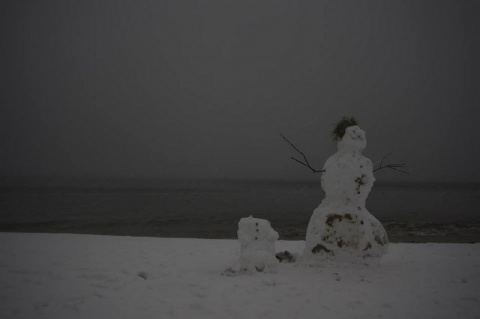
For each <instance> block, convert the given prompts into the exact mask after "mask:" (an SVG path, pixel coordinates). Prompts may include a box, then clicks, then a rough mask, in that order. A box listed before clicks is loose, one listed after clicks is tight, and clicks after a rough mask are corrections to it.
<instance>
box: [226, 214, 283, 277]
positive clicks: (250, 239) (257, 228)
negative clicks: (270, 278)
mask: <svg viewBox="0 0 480 319" xmlns="http://www.w3.org/2000/svg"><path fill="white" fill-rule="evenodd" d="M237 234H238V240H239V241H240V258H239V259H238V260H237V262H236V263H235V264H234V265H233V266H232V267H230V268H228V269H226V270H225V272H224V274H226V275H229V276H232V275H237V274H241V273H254V272H275V271H276V268H277V265H278V260H277V258H276V257H275V241H276V240H277V239H278V233H277V232H276V231H275V230H274V229H273V228H272V226H271V225H270V222H269V221H268V220H265V219H260V218H254V217H252V216H250V217H246V218H242V219H241V220H240V221H239V223H238V232H237Z"/></svg>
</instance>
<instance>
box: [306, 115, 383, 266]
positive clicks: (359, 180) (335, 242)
mask: <svg viewBox="0 0 480 319" xmlns="http://www.w3.org/2000/svg"><path fill="white" fill-rule="evenodd" d="M349 125H350V126H349ZM334 134H336V140H337V148H338V151H337V153H335V154H334V155H332V156H331V157H330V158H329V159H328V160H327V161H326V162H325V165H324V167H323V169H324V172H323V175H322V184H321V185H322V189H323V190H324V191H325V198H324V199H323V201H322V202H321V203H320V206H318V207H317V208H316V209H315V210H314V212H313V215H312V217H311V219H310V223H309V224H308V228H307V236H306V249H305V252H304V258H305V260H307V261H308V260H310V261H316V260H325V259H336V260H338V259H348V260H352V261H358V260H361V261H364V260H378V259H379V258H380V257H382V256H383V255H384V254H385V253H386V251H387V248H388V238H387V233H386V232H385V229H384V228H383V226H382V224H381V223H380V222H379V221H378V220H377V219H376V218H375V217H374V216H373V215H372V214H370V213H369V212H368V211H367V209H366V208H365V201H366V199H367V196H368V194H369V193H370V190H371V188H372V186H373V182H374V181H375V177H374V176H373V167H372V162H371V161H370V160H369V159H368V158H366V157H364V156H363V155H362V150H363V149H364V148H365V147H366V145H367V140H366V138H365V132H364V131H363V130H361V129H360V127H358V126H357V125H356V122H355V121H354V120H353V119H345V118H344V119H343V120H342V121H341V122H340V123H339V124H338V125H337V129H336V131H335V132H334Z"/></svg>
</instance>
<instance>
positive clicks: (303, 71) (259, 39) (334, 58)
mask: <svg viewBox="0 0 480 319" xmlns="http://www.w3.org/2000/svg"><path fill="white" fill-rule="evenodd" d="M0 6H1V8H0V9H1V10H0V25H1V27H0V35H1V39H0V40H1V46H0V105H1V113H0V134H1V135H0V147H1V154H2V156H1V162H0V175H65V176H71V175H74V176H75V175H76V176H123V177H207V178H226V177H227V178H235V177H247V178H254V177H261V178H282V179H290V178H295V179H302V178H318V177H319V176H313V175H312V174H311V173H309V172H308V170H306V169H304V168H302V167H301V166H299V165H297V164H295V163H294V162H293V161H291V160H290V159H289V157H290V156H291V155H294V152H293V150H292V149H291V148H290V147H289V146H288V145H287V144H286V143H285V142H284V141H283V140H282V139H281V138H280V135H279V134H280V133H283V134H285V135H286V136H287V137H289V138H290V139H291V140H292V141H293V142H294V143H295V144H296V145H297V146H298V147H299V148H301V149H302V150H304V151H305V152H306V153H307V155H309V159H310V161H311V162H312V163H314V164H315V166H317V167H318V168H321V166H322V165H323V162H324V161H325V160H326V158H327V157H328V156H330V155H331V153H332V152H333V151H334V145H333V143H332V142H331V139H330V131H331V130H332V128H333V126H332V125H333V124H334V123H335V122H336V121H338V120H339V119H340V118H341V117H342V116H343V115H353V116H355V117H356V118H357V119H358V121H359V123H360V126H361V127H362V128H363V129H364V130H365V131H366V133H367V138H368V145H367V149H366V150H365V155H366V156H367V157H369V158H371V159H372V160H373V161H374V162H376V161H379V160H380V159H381V158H382V156H383V155H384V154H386V153H389V152H392V153H393V156H392V161H397V162H406V163H407V164H408V166H409V168H410V171H411V172H412V174H411V175H409V176H402V175H399V174H395V173H390V172H382V173H379V174H377V180H401V181H475V182H478V181H480V150H479V145H480V143H479V142H478V141H477V140H478V138H479V137H480V133H479V132H478V128H477V126H478V123H479V121H480V110H479V106H480V105H479V101H480V93H479V92H480V90H479V89H480V88H479V83H480V76H479V74H480V73H479V72H480V63H479V61H480V49H479V39H480V23H479V19H478V17H479V16H480V10H479V5H478V4H477V2H475V1H278V0H277V1H264V2H262V1H250V0H248V1H233V0H232V1H220V0H219V1H193V0H190V1H162V0H157V1H133V0H132V1H126V0H116V1H98V0H84V1H71V0H59V1H6V2H5V1H3V2H2V4H1V5H0Z"/></svg>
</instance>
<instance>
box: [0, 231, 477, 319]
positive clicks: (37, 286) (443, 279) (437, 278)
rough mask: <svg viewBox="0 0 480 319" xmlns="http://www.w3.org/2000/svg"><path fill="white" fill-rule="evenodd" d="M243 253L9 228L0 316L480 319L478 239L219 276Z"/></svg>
mask: <svg viewBox="0 0 480 319" xmlns="http://www.w3.org/2000/svg"><path fill="white" fill-rule="evenodd" d="M275 248H276V250H277V251H285V250H288V251H290V252H292V253H293V254H300V253H301V252H302V251H303V250H304V248H305V242H304V241H282V240H279V241H277V242H276V243H275ZM239 252H240V245H239V243H238V241H237V240H207V239H175V238H147V237H114V236H94V235H68V234H19V233H16V234H15V233H0V318H2V319H31V318H49V319H57V318H58V319H65V318H69V319H76V318H89V319H97V318H98V319H104V318H115V319H123V318H139V319H143V318H171V319H176V318H179V319H180V318H181V319H184V318H209V319H217V318H218V319H224V318H262V319H270V318H272V319H273V318H274V319H283V318H285V319H291V318H306V319H309V318H411V319H416V318H418V319H425V318H435V319H451V318H462V319H471V318H479V314H480V244H391V245H390V250H389V254H387V255H385V256H384V257H383V258H382V259H381V261H380V266H369V267H366V266H363V265H359V264H351V263H336V262H330V261H327V262H325V263H322V264H321V265H314V264H310V263H299V262H297V263H293V264H290V263H280V264H278V267H277V268H278V271H277V272H276V273H265V272H262V273H258V272H255V273H253V274H252V275H249V276H234V277H228V276H222V275H221V272H222V270H223V269H225V268H226V267H227V266H228V265H230V264H231V263H233V262H234V261H235V260H236V259H237V258H238V254H239Z"/></svg>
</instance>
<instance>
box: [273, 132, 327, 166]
mask: <svg viewBox="0 0 480 319" xmlns="http://www.w3.org/2000/svg"><path fill="white" fill-rule="evenodd" d="M280 136H281V137H282V138H283V139H284V140H285V141H286V142H287V143H288V144H290V146H291V147H293V149H294V150H295V151H297V152H298V153H300V155H302V156H303V159H304V161H305V162H302V161H301V160H299V159H296V158H295V157H293V156H292V157H291V158H290V159H292V160H294V161H295V162H297V163H299V164H301V165H303V166H305V167H308V168H309V169H311V170H312V173H322V172H324V171H325V170H318V169H315V168H313V167H312V166H311V165H310V163H309V162H308V159H307V156H305V154H304V153H303V152H302V151H300V150H299V149H298V148H297V147H296V146H295V145H293V143H292V142H290V141H289V140H288V139H287V138H286V137H285V136H284V135H283V134H280Z"/></svg>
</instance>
